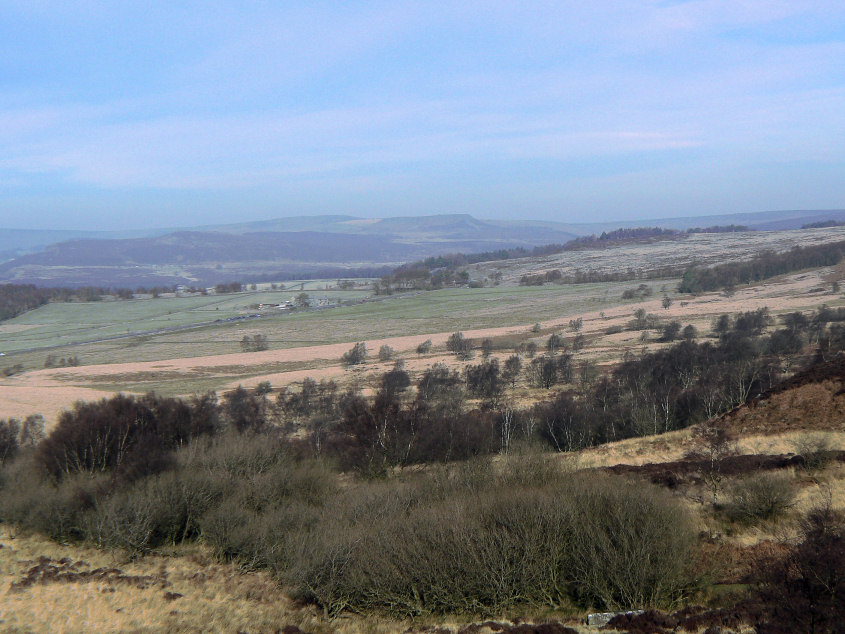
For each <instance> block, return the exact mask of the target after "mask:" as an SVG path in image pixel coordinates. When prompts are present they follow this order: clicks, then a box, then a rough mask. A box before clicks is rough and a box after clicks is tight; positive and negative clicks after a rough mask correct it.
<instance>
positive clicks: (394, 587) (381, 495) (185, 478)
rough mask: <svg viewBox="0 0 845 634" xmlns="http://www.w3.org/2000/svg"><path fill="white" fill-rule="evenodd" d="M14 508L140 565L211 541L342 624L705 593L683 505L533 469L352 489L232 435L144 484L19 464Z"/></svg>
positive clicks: (199, 445)
mask: <svg viewBox="0 0 845 634" xmlns="http://www.w3.org/2000/svg"><path fill="white" fill-rule="evenodd" d="M0 508H2V521H3V522H4V523H8V524H11V525H13V526H16V527H17V528H18V530H33V531H39V532H42V533H44V534H47V535H49V536H51V537H53V538H54V539H58V540H62V541H66V540H86V541H89V542H92V543H94V544H96V545H99V546H101V547H106V548H122V549H125V550H127V551H128V552H130V553H135V554H140V553H144V552H149V551H154V550H156V549H158V548H161V547H164V546H169V545H172V544H178V543H181V542H185V541H191V540H197V539H199V540H202V541H204V542H205V543H207V544H208V545H209V546H210V547H211V548H212V549H213V552H214V553H215V554H216V555H217V556H218V557H219V558H220V559H221V560H226V561H228V560H232V561H237V562H238V563H239V565H240V566H241V567H243V568H245V569H253V568H267V569H269V570H271V571H272V572H273V573H274V574H275V575H276V577H277V578H278V580H279V581H280V583H282V584H283V585H285V586H286V587H288V588H289V589H290V591H291V592H292V593H293V594H294V596H296V597H298V598H300V599H301V600H304V601H307V602H312V603H315V604H317V605H319V606H320V607H321V608H323V610H324V611H325V612H326V613H327V614H329V615H335V614H337V613H339V612H341V611H343V610H347V609H352V610H356V611H360V610H365V609H366V610H372V609H375V610H379V611H385V612H389V613H391V614H394V615H403V616H404V615H411V614H426V613H443V612H454V611H462V612H473V613H493V612H497V613H498V612H501V611H502V610H508V609H512V608H515V607H518V606H525V605H533V606H549V607H558V606H561V605H570V604H573V603H575V604H578V605H582V606H585V607H587V606H600V607H607V608H615V607H629V606H639V605H649V606H664V607H668V606H671V605H673V604H675V603H676V602H678V601H679V600H681V599H683V598H684V597H686V596H687V595H688V594H689V593H690V592H691V591H692V590H693V589H694V588H695V586H696V584H697V579H698V577H697V574H696V572H695V569H694V568H695V566H694V563H695V553H696V549H697V547H696V535H695V532H694V531H693V530H692V526H691V523H690V521H689V518H688V517H687V515H686V513H685V512H684V511H683V509H682V508H681V507H680V506H678V504H677V503H676V502H674V501H673V500H672V499H671V498H669V497H668V496H666V495H664V494H662V493H661V492H660V491H658V490H656V489H655V490H651V489H649V488H644V487H643V486H642V485H634V484H629V483H627V482H625V481H623V480H620V479H618V478H613V479H611V478H606V479H604V478H599V479H596V478H595V477H593V478H582V477H580V476H576V475H568V474H565V473H562V472H561V471H559V470H558V469H556V468H555V467H554V466H553V465H551V464H550V463H548V462H547V461H545V460H543V459H542V458H533V459H531V458H530V457H527V456H520V457H519V460H518V461H513V462H511V463H510V464H509V467H508V469H506V470H505V471H503V472H499V471H497V470H496V469H495V468H494V467H493V466H492V463H491V462H490V461H489V460H474V461H469V462H466V463H459V464H457V465H454V466H448V467H446V466H444V467H439V468H433V469H430V470H428V471H426V472H424V473H419V474H416V475H408V476H406V477H402V478H391V479H388V480H376V481H368V480H360V481H355V482H352V483H350V484H349V485H347V486H345V487H344V488H343V489H342V490H340V489H339V488H338V485H337V478H336V476H335V474H334V473H333V472H332V470H331V469H329V468H328V467H327V466H326V464H325V463H323V462H321V461H317V460H314V459H302V458H300V457H298V456H297V455H296V453H295V452H294V451H292V449H291V448H290V447H289V446H285V445H284V443H282V442H281V441H278V440H272V439H271V438H270V437H268V436H266V435H263V434H259V435H240V434H236V433H234V432H227V433H225V434H224V435H221V436H217V437H214V438H212V437H207V438H205V439H202V440H198V441H196V442H194V443H193V444H192V445H190V446H185V447H183V448H182V449H180V450H178V451H177V452H175V455H174V461H173V464H172V466H171V468H170V469H168V470H166V471H164V472H161V473H158V474H153V475H148V476H145V477H141V478H138V479H136V480H134V481H133V482H131V483H127V482H125V481H121V480H116V479H114V478H111V477H109V474H107V473H101V474H99V475H95V476H91V475H87V474H76V475H74V476H70V477H66V478H64V479H63V480H61V481H59V482H55V481H53V480H51V479H49V478H44V477H43V476H42V475H41V474H40V473H39V471H38V468H37V464H36V463H33V462H27V461H20V460H19V461H17V462H16V463H15V467H14V468H13V469H10V470H8V471H7V472H6V474H5V483H4V486H3V488H2V490H0ZM643 558H645V559H646V560H648V561H649V563H650V565H649V566H647V567H644V566H640V565H638V563H639V562H640V561H642V560H643Z"/></svg>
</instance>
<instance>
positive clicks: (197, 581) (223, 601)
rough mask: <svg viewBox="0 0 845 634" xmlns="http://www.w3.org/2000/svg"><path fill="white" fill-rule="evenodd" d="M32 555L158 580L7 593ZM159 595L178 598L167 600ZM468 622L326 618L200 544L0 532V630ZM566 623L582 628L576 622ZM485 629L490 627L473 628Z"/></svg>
mask: <svg viewBox="0 0 845 634" xmlns="http://www.w3.org/2000/svg"><path fill="white" fill-rule="evenodd" d="M39 557H48V558H50V560H51V561H52V562H54V563H55V562H58V561H59V560H63V561H72V562H77V563H78V564H79V566H78V569H79V570H82V571H85V570H92V569H95V568H100V567H103V568H118V569H119V570H120V571H122V572H123V573H124V574H126V575H135V576H151V577H155V578H156V579H158V580H159V581H156V582H155V583H153V584H151V585H150V586H149V587H146V588H142V587H139V586H136V585H132V584H126V583H122V582H119V581H118V582H112V583H109V582H108V581H105V582H104V581H96V582H90V581H87V582H85V581H83V582H67V581H65V582H52V583H43V584H42V583H36V584H34V585H32V586H29V587H25V588H23V589H14V588H13V587H12V584H13V583H15V582H16V581H19V580H20V579H21V578H22V577H23V574H24V573H25V571H26V570H28V569H29V568H31V567H32V566H33V565H35V564H36V563H37V560H38V558H39ZM65 558H66V559H65ZM162 580H163V581H162ZM167 593H175V594H179V595H181V596H179V597H176V598H172V596H171V598H170V599H168V597H167ZM564 618H565V617H563V616H561V615H559V614H555V613H554V612H552V611H545V612H542V611H541V612H537V613H536V614H525V615H523V620H525V619H528V620H535V621H537V622H541V621H544V620H546V619H554V620H563V619H564ZM494 620H499V621H503V622H509V621H508V620H507V619H494ZM470 622H472V618H471V617H464V618H461V617H458V616H444V617H426V618H421V619H418V620H416V621H398V620H395V619H391V618H385V617H383V616H381V615H377V614H372V615H364V616H362V615H355V614H345V615H343V616H341V617H340V618H338V619H335V620H326V619H324V618H323V616H322V615H321V613H319V611H318V610H316V609H315V608H313V607H311V606H302V605H297V604H295V603H293V602H292V601H291V600H290V598H289V597H288V596H287V595H286V594H285V593H284V591H283V590H282V589H280V588H279V587H278V586H277V585H276V584H275V583H274V582H273V581H272V579H270V577H269V575H267V574H266V573H263V572H249V573H242V572H240V571H238V570H237V568H235V567H233V566H229V565H221V564H217V563H214V562H213V561H210V560H209V559H208V556H207V554H206V553H205V551H204V550H203V548H202V547H201V546H192V547H191V548H186V549H181V550H179V551H176V553H175V554H173V555H171V556H148V557H146V558H143V559H140V560H137V561H134V562H128V561H126V560H123V559H121V557H120V556H119V555H116V554H114V553H111V554H110V553H107V552H103V551H98V550H95V549H92V548H88V547H85V546H76V545H75V546H67V545H59V544H56V543H53V542H50V541H47V540H44V539H41V538H39V537H32V536H29V537H20V536H19V537H17V538H14V539H12V538H10V537H9V535H8V534H6V533H3V534H0V631H3V632H51V633H57V634H65V633H67V634H71V633H77V632H180V633H181V632H221V633H222V632H226V633H232V632H277V631H280V630H281V629H282V628H283V627H284V626H286V625H294V626H296V627H299V628H300V629H301V630H303V631H304V632H309V633H312V634H329V633H334V632H336V633H338V634H394V633H396V632H403V631H406V630H408V629H409V628H411V627H415V628H424V627H430V626H435V627H439V628H449V630H451V631H457V630H458V629H460V628H461V627H463V626H465V625H467V624H468V623H470ZM572 626H573V627H576V628H577V629H578V630H579V631H583V632H588V631H589V630H588V629H586V628H583V627H581V626H579V625H578V624H577V623H576V624H573V625H572ZM485 631H490V632H492V631H494V630H487V629H486V628H485V629H482V630H480V632H485Z"/></svg>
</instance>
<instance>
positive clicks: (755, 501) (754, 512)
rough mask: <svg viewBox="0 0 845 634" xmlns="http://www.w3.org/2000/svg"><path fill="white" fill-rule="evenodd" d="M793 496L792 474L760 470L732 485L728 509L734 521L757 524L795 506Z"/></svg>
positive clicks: (773, 518)
mask: <svg viewBox="0 0 845 634" xmlns="http://www.w3.org/2000/svg"><path fill="white" fill-rule="evenodd" d="M794 500H795V490H794V488H793V486H792V478H791V477H790V476H789V474H785V473H760V474H757V475H754V476H751V477H750V478H745V479H744V480H741V481H740V482H738V483H736V484H735V485H734V486H733V487H732V491H731V498H730V501H729V502H728V504H727V505H726V507H725V510H726V512H727V514H728V517H730V518H731V519H733V520H734V521H738V522H743V523H748V524H755V523H757V522H760V521H762V520H775V519H777V518H779V517H780V516H782V515H783V514H784V513H785V512H786V511H787V510H789V508H791V507H792V505H793V502H794Z"/></svg>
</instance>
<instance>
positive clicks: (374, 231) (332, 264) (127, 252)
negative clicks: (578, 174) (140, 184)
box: [0, 209, 845, 286]
mask: <svg viewBox="0 0 845 634" xmlns="http://www.w3.org/2000/svg"><path fill="white" fill-rule="evenodd" d="M827 220H836V221H842V220H845V209H831V210H808V211H801V210H793V211H766V212H755V213H736V214H721V215H713V216H693V217H687V218H659V219H644V220H636V221H608V222H594V223H563V222H554V221H538V220H486V219H478V218H475V217H473V216H471V215H469V214H437V215H428V216H399V217H389V218H359V217H356V216H348V215H323V216H296V217H289V218H277V219H273V220H261V221H253V222H244V223H236V224H227V225H206V226H201V227H193V228H188V229H159V230H149V231H127V232H85V231H61V230H32V231H27V230H0V282H18V283H21V282H26V283H35V284H40V285H58V286H60V285H71V286H80V285H100V286H113V285H118V284H119V285H122V286H131V285H155V284H156V283H161V284H173V283H186V284H192V283H206V282H210V283H214V282H217V281H222V279H224V278H225V279H231V278H237V277H239V276H242V277H252V278H255V277H256V276H259V277H260V276H264V275H270V274H280V275H281V274H282V273H284V274H291V275H292V274H294V273H295V272H297V271H298V272H309V271H315V270H323V271H326V270H332V271H334V270H338V271H339V273H338V275H340V274H342V272H343V270H344V269H358V270H363V269H373V268H378V267H385V266H395V265H397V264H402V263H404V262H409V261H413V260H417V259H421V258H425V257H429V256H436V255H444V254H448V253H455V252H462V253H478V252H482V251H495V250H499V249H510V248H518V247H523V248H533V247H536V246H542V245H547V244H563V243H565V242H568V241H569V240H571V239H573V238H576V237H580V236H588V235H591V234H596V235H599V234H601V233H602V232H611V231H614V230H617V229H620V228H632V227H661V228H665V229H678V230H681V229H691V228H695V227H710V226H714V225H731V224H736V225H745V226H748V227H749V228H751V229H753V230H760V231H768V230H786V229H798V228H800V227H801V226H802V225H805V224H809V223H813V222H823V221H827ZM823 230H824V229H818V231H823ZM163 267H166V268H167V269H168V270H167V271H166V272H165V271H164V270H163ZM220 271H223V272H220ZM165 280H166V281H165Z"/></svg>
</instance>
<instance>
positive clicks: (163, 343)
mask: <svg viewBox="0 0 845 634" xmlns="http://www.w3.org/2000/svg"><path fill="white" fill-rule="evenodd" d="M664 284H666V285H667V288H672V287H673V286H674V281H655V282H652V283H651V285H652V286H653V288H654V292H655V293H658V292H659V291H660V288H661V286H663V285H664ZM630 286H631V282H619V283H601V284H578V285H547V286H540V287H523V286H511V285H508V286H505V285H502V286H493V287H486V288H477V289H472V288H449V289H442V290H438V291H428V292H407V293H398V294H396V295H392V296H384V297H374V298H371V299H370V301H367V302H364V303H358V304H354V305H351V306H339V307H334V308H327V309H320V310H307V311H291V312H287V311H285V312H282V311H275V310H272V309H270V310H267V311H264V316H263V317H262V318H261V319H250V320H236V321H227V320H229V319H231V318H233V317H240V316H243V315H246V314H253V313H255V312H256V311H255V310H254V309H253V308H250V307H251V306H254V305H256V304H262V303H263V304H271V305H272V304H277V303H283V302H284V301H287V300H289V299H290V298H291V296H293V295H295V294H296V293H293V289H291V288H286V289H284V290H281V291H271V290H258V291H252V292H244V293H234V294H228V295H218V296H213V295H212V296H197V297H172V298H171V297H166V298H158V299H149V300H130V301H112V302H105V301H104V302H94V303H76V304H50V305H47V306H44V307H42V308H39V309H37V310H35V311H32V312H29V313H26V314H24V315H21V316H20V317H18V318H16V319H13V320H10V321H7V322H4V323H3V324H2V325H3V326H11V327H12V329H14V328H17V327H19V326H27V325H31V326H33V327H32V328H30V329H27V330H18V331H15V332H9V331H8V329H7V331H6V332H2V331H3V330H4V329H3V328H0V351H5V352H7V357H6V358H5V362H6V363H7V364H12V363H15V364H16V363H21V364H22V365H23V366H24V369H35V368H39V367H43V365H44V361H45V359H46V356H47V355H48V354H53V355H55V356H56V357H58V358H61V357H69V356H76V357H78V358H79V360H80V363H81V364H83V365H92V364H99V363H120V362H126V361H156V360H160V359H172V358H180V357H195V356H207V355H214V354H228V353H236V352H241V340H242V339H243V337H244V336H253V335H256V334H261V335H263V336H264V337H266V338H267V341H268V344H269V347H270V348H271V349H280V348H295V347H300V346H311V345H322V344H329V343H342V342H351V341H364V340H371V339H379V338H385V337H396V336H403V335H414V334H428V333H435V332H451V331H455V330H473V329H479V328H496V327H503V326H519V325H528V324H533V323H535V322H538V321H546V320H550V319H561V318H573V317H576V316H578V315H581V314H584V313H586V312H590V311H596V310H603V309H606V308H609V307H611V306H615V305H619V304H620V303H622V301H621V294H622V291H623V290H624V289H625V288H628V287H630ZM306 288H307V286H306ZM296 290H297V292H301V291H299V290H298V287H297V288H296ZM305 292H308V293H309V295H310V296H311V297H312V298H313V299H317V298H319V297H327V298H329V299H330V301H332V302H338V301H343V300H355V299H362V298H364V297H366V295H367V294H368V293H367V292H366V291H360V290H352V291H332V290H324V289H312V290H311V291H310V292H309V291H308V290H306V291H305ZM625 303H627V302H625ZM216 320H221V321H219V322H218V321H216ZM209 322H210V323H209ZM203 324H205V325H203ZM193 325H196V327H192V328H190V329H184V330H178V331H172V332H159V333H150V334H133V333H145V332H147V331H151V330H160V329H166V328H171V327H186V326H193ZM110 337H120V338H118V339H109V338H110ZM103 339H105V340H104V341H103ZM70 342H77V343H76V344H75V345H66V344H69V343H70ZM63 344H65V345H63ZM55 346H62V347H55ZM27 349H30V350H31V351H30V352H23V351H24V350H27ZM16 350H17V351H21V352H20V353H18V354H14V352H15V351H16Z"/></svg>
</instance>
